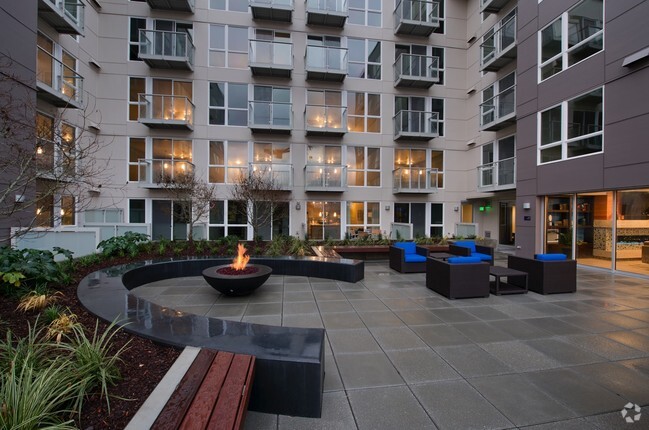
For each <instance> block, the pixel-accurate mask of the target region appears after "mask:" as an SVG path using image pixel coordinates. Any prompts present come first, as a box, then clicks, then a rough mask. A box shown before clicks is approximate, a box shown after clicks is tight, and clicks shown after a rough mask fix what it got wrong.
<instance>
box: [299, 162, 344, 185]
mask: <svg viewBox="0 0 649 430" xmlns="http://www.w3.org/2000/svg"><path fill="white" fill-rule="evenodd" d="M346 186H347V167H345V166H342V165H338V164H309V165H306V166H304V189H305V190H306V191H343V190H344V188H345V187H346Z"/></svg>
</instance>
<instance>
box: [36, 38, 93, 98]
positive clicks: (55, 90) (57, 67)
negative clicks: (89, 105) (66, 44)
mask: <svg viewBox="0 0 649 430" xmlns="http://www.w3.org/2000/svg"><path fill="white" fill-rule="evenodd" d="M36 70H37V72H36V82H37V86H38V90H39V95H40V96H41V97H42V98H44V99H46V100H47V101H49V102H50V103H52V104H53V105H55V106H58V107H75V108H79V107H81V104H82V101H83V98H82V95H83V77H81V75H80V74H78V73H77V72H76V71H75V70H74V69H73V68H72V67H70V66H68V65H66V64H65V63H63V61H61V60H59V59H58V58H56V57H54V56H52V54H50V53H49V52H47V51H45V50H44V49H43V48H41V47H40V46H39V47H38V55H37V57H36Z"/></svg>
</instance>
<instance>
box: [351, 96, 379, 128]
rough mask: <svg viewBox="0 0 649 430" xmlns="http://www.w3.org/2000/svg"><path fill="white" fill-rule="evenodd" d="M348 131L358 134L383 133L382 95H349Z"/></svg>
mask: <svg viewBox="0 0 649 430" xmlns="http://www.w3.org/2000/svg"><path fill="white" fill-rule="evenodd" d="M347 129H348V130H349V131H353V132H357V133H380V132H381V95H380V94H370V93H354V92H348V93H347Z"/></svg>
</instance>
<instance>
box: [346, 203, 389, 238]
mask: <svg viewBox="0 0 649 430" xmlns="http://www.w3.org/2000/svg"><path fill="white" fill-rule="evenodd" d="M380 207H381V206H380V203H379V202H347V225H346V227H345V231H346V235H347V236H348V237H351V238H356V239H362V238H366V237H370V236H374V237H375V236H378V235H379V234H380V233H381V211H380V210H379V209H380Z"/></svg>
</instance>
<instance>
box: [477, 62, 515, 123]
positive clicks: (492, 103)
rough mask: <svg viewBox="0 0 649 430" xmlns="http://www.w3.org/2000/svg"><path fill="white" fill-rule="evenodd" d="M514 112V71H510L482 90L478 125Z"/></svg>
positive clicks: (500, 118)
mask: <svg viewBox="0 0 649 430" xmlns="http://www.w3.org/2000/svg"><path fill="white" fill-rule="evenodd" d="M515 112H516V72H512V73H510V74H509V75H507V76H504V77H502V78H500V79H499V80H497V81H496V82H494V83H493V84H491V85H489V86H488V87H487V88H485V89H484V90H483V91H482V104H480V126H481V127H485V126H488V125H489V124H492V123H495V122H499V121H500V120H502V119H504V118H505V117H507V116H509V115H512V114H514V113H515Z"/></svg>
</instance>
